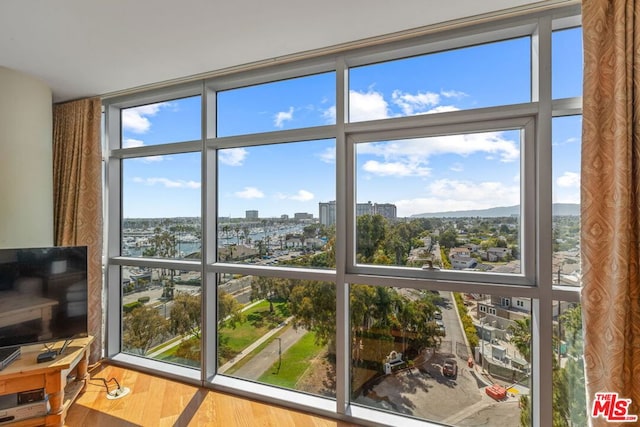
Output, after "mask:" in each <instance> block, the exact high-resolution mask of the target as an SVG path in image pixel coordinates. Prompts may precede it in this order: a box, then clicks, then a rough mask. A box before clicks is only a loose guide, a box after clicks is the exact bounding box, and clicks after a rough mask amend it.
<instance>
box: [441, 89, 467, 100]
mask: <svg viewBox="0 0 640 427" xmlns="http://www.w3.org/2000/svg"><path fill="white" fill-rule="evenodd" d="M440 95H442V96H444V97H445V98H464V97H465V96H469V95H468V94H466V93H464V92H461V91H459V90H441V91H440Z"/></svg>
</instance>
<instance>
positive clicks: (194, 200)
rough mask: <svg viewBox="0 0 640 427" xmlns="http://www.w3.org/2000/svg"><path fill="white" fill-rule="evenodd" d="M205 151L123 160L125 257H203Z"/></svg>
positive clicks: (123, 253) (123, 244)
mask: <svg viewBox="0 0 640 427" xmlns="http://www.w3.org/2000/svg"><path fill="white" fill-rule="evenodd" d="M200 169H201V168H200V153H187V154H172V155H166V156H152V157H140V158H135V159H124V160H123V161H122V248H121V250H122V252H121V253H122V255H123V256H135V257H155V258H195V259H199V258H200V248H201V238H202V231H201V230H202V228H201V222H200V204H201V201H200V200H201V197H200Z"/></svg>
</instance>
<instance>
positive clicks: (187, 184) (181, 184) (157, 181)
mask: <svg viewBox="0 0 640 427" xmlns="http://www.w3.org/2000/svg"><path fill="white" fill-rule="evenodd" d="M133 182H137V183H139V184H144V185H149V186H154V185H163V186H164V187H166V188H193V189H197V188H200V183H199V182H197V181H184V180H181V179H179V180H171V179H168V178H157V177H153V178H140V177H135V178H133Z"/></svg>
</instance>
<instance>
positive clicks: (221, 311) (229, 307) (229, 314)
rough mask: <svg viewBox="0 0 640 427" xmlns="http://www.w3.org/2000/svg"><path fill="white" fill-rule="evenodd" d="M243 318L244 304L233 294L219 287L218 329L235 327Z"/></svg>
mask: <svg viewBox="0 0 640 427" xmlns="http://www.w3.org/2000/svg"><path fill="white" fill-rule="evenodd" d="M242 320H243V317H242V305H241V304H240V303H239V302H238V300H236V299H235V298H234V297H233V296H232V295H230V294H228V293H226V292H225V291H223V290H221V289H218V330H220V329H222V328H224V327H230V328H235V327H236V324H238V323H240V322H242Z"/></svg>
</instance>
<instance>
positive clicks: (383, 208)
mask: <svg viewBox="0 0 640 427" xmlns="http://www.w3.org/2000/svg"><path fill="white" fill-rule="evenodd" d="M373 212H374V213H375V214H377V215H381V216H383V217H385V218H388V219H396V218H397V217H398V209H397V208H396V205H394V204H391V203H376V204H374V205H373Z"/></svg>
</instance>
